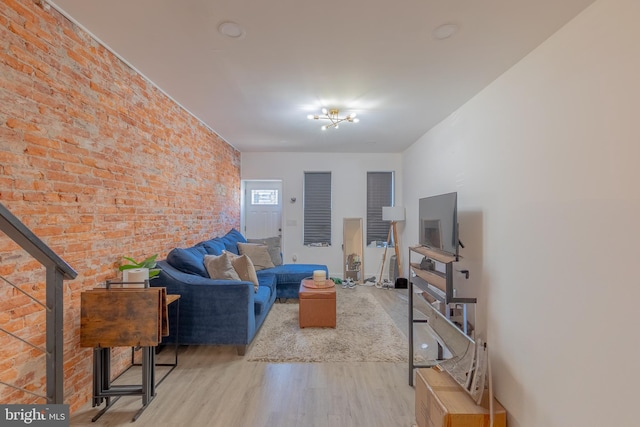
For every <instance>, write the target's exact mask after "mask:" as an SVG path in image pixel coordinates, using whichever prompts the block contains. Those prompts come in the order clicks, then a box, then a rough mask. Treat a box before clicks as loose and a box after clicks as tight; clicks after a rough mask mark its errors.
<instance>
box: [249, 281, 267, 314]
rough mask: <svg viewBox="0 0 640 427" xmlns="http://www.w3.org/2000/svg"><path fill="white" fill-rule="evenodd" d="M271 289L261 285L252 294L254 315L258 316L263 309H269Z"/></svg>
mask: <svg viewBox="0 0 640 427" xmlns="http://www.w3.org/2000/svg"><path fill="white" fill-rule="evenodd" d="M269 297H271V290H270V289H269V287H268V286H261V287H260V288H259V289H258V292H256V294H255V296H254V299H253V301H254V305H253V309H254V312H255V315H256V316H260V315H261V314H262V313H263V312H264V311H266V310H269V307H270V306H269V300H270V298H269Z"/></svg>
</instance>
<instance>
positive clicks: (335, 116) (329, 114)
mask: <svg viewBox="0 0 640 427" xmlns="http://www.w3.org/2000/svg"><path fill="white" fill-rule="evenodd" d="M307 119H309V120H329V121H330V122H331V123H330V124H327V125H323V126H322V127H321V128H320V129H322V130H327V129H329V128H336V129H338V125H339V124H340V123H342V122H349V123H358V122H359V121H360V119H356V113H349V114H347V116H346V117H340V110H338V109H337V108H332V109H330V110H327V109H326V108H323V109H322V114H309V115H308V116H307Z"/></svg>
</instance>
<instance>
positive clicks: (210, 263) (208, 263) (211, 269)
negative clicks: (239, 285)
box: [204, 252, 240, 281]
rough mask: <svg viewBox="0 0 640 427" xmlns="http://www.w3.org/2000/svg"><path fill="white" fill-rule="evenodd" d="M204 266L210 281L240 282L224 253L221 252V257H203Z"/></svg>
mask: <svg viewBox="0 0 640 427" xmlns="http://www.w3.org/2000/svg"><path fill="white" fill-rule="evenodd" d="M204 266H205V267H206V269H207V273H209V277H210V278H212V279H221V280H238V281H240V276H239V275H238V273H237V272H236V270H235V268H233V265H232V264H231V258H229V256H228V255H227V253H226V252H223V253H222V255H205V256H204Z"/></svg>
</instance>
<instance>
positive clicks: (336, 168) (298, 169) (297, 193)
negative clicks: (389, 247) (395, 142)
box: [241, 153, 405, 277]
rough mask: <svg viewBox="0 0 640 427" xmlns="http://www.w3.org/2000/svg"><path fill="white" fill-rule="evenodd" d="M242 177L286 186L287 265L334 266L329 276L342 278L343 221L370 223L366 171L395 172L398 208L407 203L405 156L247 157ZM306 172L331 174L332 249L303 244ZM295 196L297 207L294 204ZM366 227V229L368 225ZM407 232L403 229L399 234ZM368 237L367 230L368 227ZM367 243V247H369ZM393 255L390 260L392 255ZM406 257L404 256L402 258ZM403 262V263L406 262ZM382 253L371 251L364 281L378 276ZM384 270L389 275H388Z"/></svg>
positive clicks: (330, 268) (366, 258)
mask: <svg viewBox="0 0 640 427" xmlns="http://www.w3.org/2000/svg"><path fill="white" fill-rule="evenodd" d="M241 156H242V157H241V165H242V171H241V178H242V179H243V180H251V179H279V180H282V181H283V206H284V209H283V224H284V229H283V254H284V260H285V262H293V261H292V257H293V255H294V254H295V255H296V256H297V262H298V263H319V264H326V265H327V266H328V267H329V274H330V275H331V276H334V277H342V272H343V268H342V255H343V254H342V219H343V218H363V220H365V219H366V208H367V172H378V171H385V172H387V171H393V172H396V204H398V205H401V204H402V200H403V198H402V173H401V171H400V164H401V155H400V154H388V153H385V154H356V153H242V155H241ZM304 172H331V179H332V188H331V191H332V199H333V200H332V204H333V205H332V219H331V220H332V236H331V239H332V246H331V247H329V248H316V247H305V246H304V245H303V244H302V241H303V220H302V219H303V178H304ZM292 197H295V198H296V199H297V201H296V203H290V202H289V200H290V199H291V198H292ZM363 222H364V227H366V221H363ZM400 230H402V227H399V231H400ZM365 236H366V228H365ZM365 243H366V242H365ZM390 254H391V252H389V253H388V255H387V256H390ZM401 256H402V257H404V256H405V253H404V251H403V253H401ZM401 259H402V258H401ZM381 261H382V249H375V248H374V249H371V248H366V249H365V254H364V271H365V276H366V277H370V276H374V275H375V276H376V277H377V276H379V275H380V265H381ZM386 271H387V270H386V269H385V274H386Z"/></svg>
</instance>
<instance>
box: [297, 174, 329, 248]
mask: <svg viewBox="0 0 640 427" xmlns="http://www.w3.org/2000/svg"><path fill="white" fill-rule="evenodd" d="M304 244H305V245H311V246H330V245H331V172H305V173H304Z"/></svg>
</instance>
